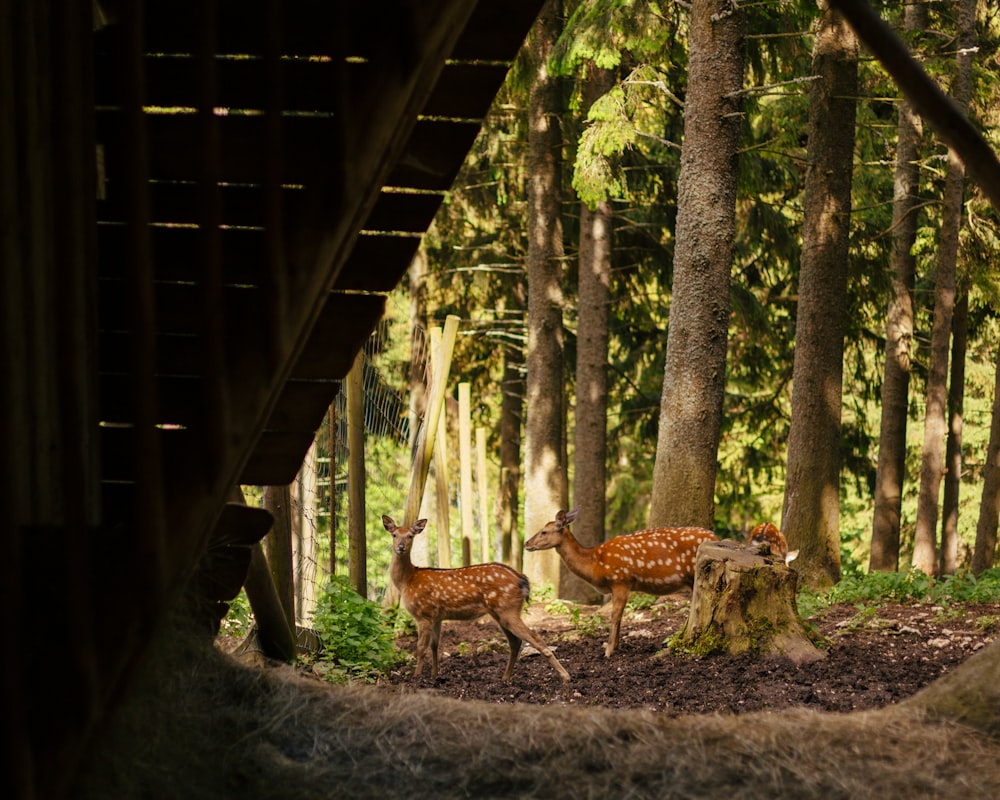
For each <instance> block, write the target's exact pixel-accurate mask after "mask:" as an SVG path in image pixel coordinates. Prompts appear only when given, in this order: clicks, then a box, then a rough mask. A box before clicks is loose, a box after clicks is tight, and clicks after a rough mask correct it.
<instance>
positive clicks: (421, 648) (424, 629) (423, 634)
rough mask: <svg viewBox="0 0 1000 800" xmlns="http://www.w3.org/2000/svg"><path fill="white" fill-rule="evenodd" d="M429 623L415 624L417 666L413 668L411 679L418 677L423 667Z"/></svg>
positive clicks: (420, 621) (422, 621)
mask: <svg viewBox="0 0 1000 800" xmlns="http://www.w3.org/2000/svg"><path fill="white" fill-rule="evenodd" d="M430 633H431V623H430V621H429V620H419V621H418V622H417V664H416V666H415V667H414V668H413V677H417V676H418V675H420V673H421V671H422V670H423V667H424V653H425V652H427V642H428V640H429V638H430Z"/></svg>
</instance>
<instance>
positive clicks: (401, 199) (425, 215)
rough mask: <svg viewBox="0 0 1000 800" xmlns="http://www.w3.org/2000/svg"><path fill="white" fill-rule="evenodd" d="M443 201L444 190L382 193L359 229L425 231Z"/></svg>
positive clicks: (404, 231)
mask: <svg viewBox="0 0 1000 800" xmlns="http://www.w3.org/2000/svg"><path fill="white" fill-rule="evenodd" d="M442 202H444V194H443V193H434V194H429V193H428V194H412V193H409V192H382V193H381V194H380V195H379V197H378V200H377V201H376V202H375V207H374V208H372V212H371V214H369V215H368V219H366V220H365V224H364V227H363V228H362V230H366V231H397V232H403V233H424V232H425V231H426V230H427V229H428V228H429V227H430V226H431V223H432V222H433V221H434V217H435V215H436V214H437V212H438V209H439V208H440V207H441V203H442Z"/></svg>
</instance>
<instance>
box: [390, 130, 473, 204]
mask: <svg viewBox="0 0 1000 800" xmlns="http://www.w3.org/2000/svg"><path fill="white" fill-rule="evenodd" d="M479 128H480V126H479V124H478V123H474V122H454V121H446V120H431V119H421V120H420V121H419V122H418V123H417V124H416V125H415V126H414V128H413V132H412V133H411V135H410V138H409V139H408V140H407V142H406V146H405V147H404V149H403V154H402V156H400V158H399V161H398V162H397V163H396V166H395V168H394V169H393V170H392V172H391V173H390V175H389V178H388V179H387V180H386V185H387V186H405V187H407V188H411V189H433V190H437V191H442V192H443V191H447V190H448V189H450V188H451V185H452V184H453V183H454V182H455V176H456V175H458V170H459V169H460V168H461V167H462V162H464V161H465V157H466V155H467V154H468V152H469V149H470V148H471V147H472V143H473V142H474V141H475V140H476V136H478V135H479Z"/></svg>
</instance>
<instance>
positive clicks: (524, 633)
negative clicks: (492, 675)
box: [500, 616, 569, 683]
mask: <svg viewBox="0 0 1000 800" xmlns="http://www.w3.org/2000/svg"><path fill="white" fill-rule="evenodd" d="M500 627H502V628H503V629H504V633H507V639H508V640H510V637H511V636H512V635H513V636H516V637H517V638H519V639H524V641H526V642H528V643H529V644H530V645H531V646H532V647H534V648H535V649H536V650H537V651H538V652H539V653H541V654H542V655H543V656H545V658H546V659H548V662H549V663H550V664H551V665H552V668H553V669H554V670H555V671H556V672H558V673H559V677H560V678H561V679H562V682H563V683H568V682H569V673H568V672H567V671H566V668H565V667H564V666H563V665H562V664H560V663H559V659H558V658H556V654H555V653H553V652H552V651H551V650H550V649H549V648H548V646H546V644H545V642H543V641H542V640H541V638H539V637H538V635H537V634H535V632H534V631H533V630H531V628H529V627H528V626H527V625H526V624H525V622H524V620H523V619H521V617H519V616H510V617H507V618H505V619H504V620H503V622H502V623H501V624H500ZM508 629H509V632H508ZM518 649H520V643H518ZM513 653H514V648H513V645H512V646H511V654H512V655H511V661H510V664H509V665H508V667H507V669H508V671H509V670H510V668H511V667H513V666H514V661H516V660H517V656H516V655H513ZM504 680H507V676H506V675H505V676H504Z"/></svg>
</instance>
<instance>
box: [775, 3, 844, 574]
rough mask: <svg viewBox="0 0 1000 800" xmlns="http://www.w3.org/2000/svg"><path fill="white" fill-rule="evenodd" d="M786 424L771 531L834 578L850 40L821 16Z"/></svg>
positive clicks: (804, 561)
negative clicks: (777, 512) (779, 518)
mask: <svg viewBox="0 0 1000 800" xmlns="http://www.w3.org/2000/svg"><path fill="white" fill-rule="evenodd" d="M813 74H814V75H816V76H818V80H815V81H813V83H812V84H811V90H810V102H809V147H808V160H809V165H810V166H809V170H808V172H807V174H806V184H805V201H804V217H803V229H802V266H801V271H800V274H799V303H798V311H797V319H796V327H795V359H794V363H793V367H792V419H791V427H790V429H789V437H788V466H787V473H786V476H785V498H784V509H783V522H782V525H781V528H782V530H783V531H784V533H785V535H786V537H787V538H788V546H789V547H790V548H791V549H793V550H796V549H797V550H798V551H799V557H798V561H797V562H796V568H797V569H798V570H799V573H800V575H801V576H802V579H803V580H804V581H805V582H806V583H807V584H809V585H812V586H817V587H825V586H830V585H832V584H833V583H836V582H837V581H838V580H840V414H841V395H842V389H843V385H842V384H843V358H844V334H845V319H846V316H847V260H848V245H849V235H850V220H851V176H852V168H853V160H854V115H855V98H856V96H857V77H858V40H857V38H856V37H855V35H854V32H853V30H852V29H851V28H850V26H849V25H848V24H847V23H846V22H845V21H844V19H843V18H842V17H841V16H840V14H838V13H835V12H832V11H829V10H825V11H824V12H823V14H822V16H821V18H820V21H819V27H818V30H817V34H816V41H815V46H814V51H813Z"/></svg>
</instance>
